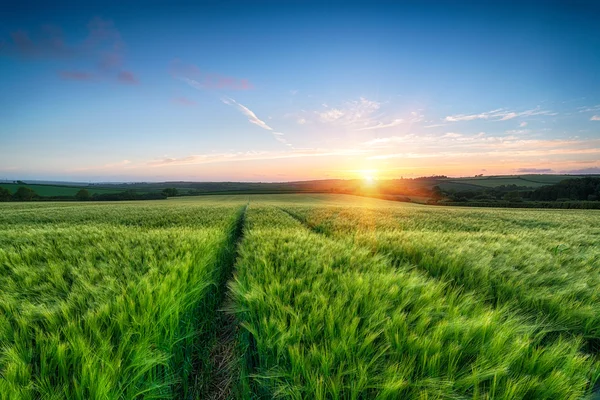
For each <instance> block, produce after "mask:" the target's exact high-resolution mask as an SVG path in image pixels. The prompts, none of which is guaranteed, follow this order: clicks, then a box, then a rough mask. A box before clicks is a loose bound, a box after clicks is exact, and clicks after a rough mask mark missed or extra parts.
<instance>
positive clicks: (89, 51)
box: [0, 17, 139, 84]
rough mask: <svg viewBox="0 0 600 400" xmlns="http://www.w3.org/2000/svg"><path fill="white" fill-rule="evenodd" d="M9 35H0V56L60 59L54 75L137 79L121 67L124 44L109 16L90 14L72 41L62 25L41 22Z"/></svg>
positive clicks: (78, 78)
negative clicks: (78, 36)
mask: <svg viewBox="0 0 600 400" xmlns="http://www.w3.org/2000/svg"><path fill="white" fill-rule="evenodd" d="M9 36H10V39H8V40H2V39H1V38H0V43H1V44H2V45H0V56H6V57H13V58H17V59H19V60H26V61H35V62H43V61H48V60H53V61H58V62H61V63H63V64H65V67H63V69H61V70H59V71H58V72H57V76H58V77H59V78H60V79H62V80H70V81H90V80H98V81H111V80H112V81H116V82H117V83H122V84H134V83H139V79H138V78H137V77H136V76H135V74H134V73H133V72H131V71H129V70H125V69H124V58H125V57H124V55H125V49H126V45H125V42H124V41H123V39H122V37H121V33H120V32H119V30H118V29H117V28H116V27H115V25H114V23H113V22H112V21H111V20H105V19H103V18H100V17H95V18H93V19H92V20H91V21H90V22H89V23H88V24H87V35H86V36H85V37H83V38H81V39H80V40H79V41H76V42H74V43H68V42H67V41H66V40H65V35H64V33H63V31H62V29H61V28H60V27H59V26H55V25H43V26H41V27H40V28H39V29H37V30H34V33H33V34H30V33H29V32H28V31H25V30H23V29H20V30H17V31H14V32H11V33H10V35H9ZM73 62H77V63H78V64H81V63H82V62H83V63H85V64H88V67H87V68H86V70H73V69H71V68H69V67H68V65H69V64H71V63H73Z"/></svg>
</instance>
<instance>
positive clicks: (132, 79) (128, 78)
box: [117, 71, 139, 85]
mask: <svg viewBox="0 0 600 400" xmlns="http://www.w3.org/2000/svg"><path fill="white" fill-rule="evenodd" d="M117 79H118V80H119V82H121V83H124V84H127V85H137V84H138V83H139V81H138V79H137V78H136V76H135V75H134V74H133V73H132V72H130V71H121V72H119V75H118V76H117Z"/></svg>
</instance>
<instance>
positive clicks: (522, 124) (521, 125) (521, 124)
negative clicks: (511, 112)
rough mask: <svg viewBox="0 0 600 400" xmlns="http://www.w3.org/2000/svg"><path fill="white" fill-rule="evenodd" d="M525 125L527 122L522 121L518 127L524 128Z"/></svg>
mask: <svg viewBox="0 0 600 400" xmlns="http://www.w3.org/2000/svg"><path fill="white" fill-rule="evenodd" d="M526 126H527V122H525V121H523V122H521V123H520V124H519V127H520V128H525V127H526Z"/></svg>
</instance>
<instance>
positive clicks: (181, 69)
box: [169, 59, 254, 90]
mask: <svg viewBox="0 0 600 400" xmlns="http://www.w3.org/2000/svg"><path fill="white" fill-rule="evenodd" d="M169 73H170V74H171V75H172V76H173V77H175V78H177V79H181V80H183V81H185V82H186V83H188V84H189V85H191V86H193V87H195V88H197V89H206V90H214V89H223V90H250V89H253V88H254V85H252V83H251V82H249V81H248V80H247V79H239V78H234V77H231V76H226V75H221V74H217V73H212V72H204V71H201V70H200V68H198V67H197V66H196V65H193V64H185V63H184V62H182V61H181V60H179V59H175V60H173V61H171V64H170V65H169Z"/></svg>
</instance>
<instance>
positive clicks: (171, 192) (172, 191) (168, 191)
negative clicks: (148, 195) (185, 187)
mask: <svg viewBox="0 0 600 400" xmlns="http://www.w3.org/2000/svg"><path fill="white" fill-rule="evenodd" d="M162 194H164V195H165V196H167V197H175V196H177V195H178V194H179V191H178V190H177V188H166V189H163V191H162Z"/></svg>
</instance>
